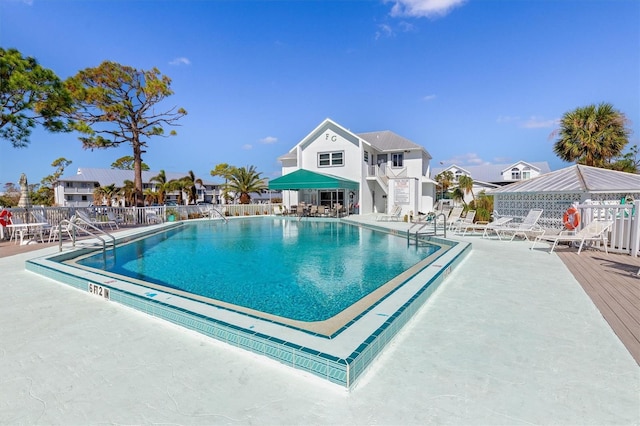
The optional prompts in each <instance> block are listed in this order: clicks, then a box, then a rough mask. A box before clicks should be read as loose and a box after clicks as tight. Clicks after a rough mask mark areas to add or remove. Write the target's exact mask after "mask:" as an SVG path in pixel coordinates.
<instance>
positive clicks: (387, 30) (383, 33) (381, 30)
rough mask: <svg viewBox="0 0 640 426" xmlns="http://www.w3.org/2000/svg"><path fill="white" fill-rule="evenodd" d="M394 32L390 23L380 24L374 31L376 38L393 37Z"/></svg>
mask: <svg viewBox="0 0 640 426" xmlns="http://www.w3.org/2000/svg"><path fill="white" fill-rule="evenodd" d="M394 35H395V33H394V32H393V29H392V28H391V26H390V25H387V24H380V25H378V31H376V40H378V39H379V38H382V37H393V36H394Z"/></svg>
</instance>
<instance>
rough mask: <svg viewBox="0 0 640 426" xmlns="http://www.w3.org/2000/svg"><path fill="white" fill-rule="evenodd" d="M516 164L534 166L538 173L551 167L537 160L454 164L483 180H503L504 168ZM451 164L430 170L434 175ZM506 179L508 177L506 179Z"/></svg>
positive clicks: (509, 167)
mask: <svg viewBox="0 0 640 426" xmlns="http://www.w3.org/2000/svg"><path fill="white" fill-rule="evenodd" d="M518 164H526V165H528V166H530V167H534V168H536V169H537V170H539V172H540V174H545V173H549V172H550V171H551V169H550V168H549V164H548V163H547V162H546V161H538V162H526V161H516V162H515V163H509V164H504V163H503V164H483V165H480V166H464V168H462V167H460V166H455V167H457V168H458V169H462V170H465V171H467V172H468V173H469V175H470V176H471V177H472V178H473V180H481V181H484V182H505V179H503V177H502V172H503V171H504V170H507V169H508V170H511V168H513V166H516V165H518ZM452 166H453V165H452ZM452 166H447V167H444V168H442V167H440V168H433V169H432V170H431V174H432V175H433V176H436V175H437V174H438V173H440V172H442V171H444V170H448V169H449V168H450V167H452ZM507 181H508V179H507Z"/></svg>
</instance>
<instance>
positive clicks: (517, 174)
mask: <svg viewBox="0 0 640 426" xmlns="http://www.w3.org/2000/svg"><path fill="white" fill-rule="evenodd" d="M511 179H513V180H520V169H518V168H517V167H514V168H513V169H511Z"/></svg>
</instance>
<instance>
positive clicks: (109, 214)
mask: <svg viewBox="0 0 640 426" xmlns="http://www.w3.org/2000/svg"><path fill="white" fill-rule="evenodd" d="M206 213H207V216H208V212H206ZM107 218H108V219H109V221H111V222H113V223H115V224H116V229H117V228H119V226H118V225H121V224H123V223H124V219H122V217H120V216H116V214H115V213H114V212H112V211H108V212H107Z"/></svg>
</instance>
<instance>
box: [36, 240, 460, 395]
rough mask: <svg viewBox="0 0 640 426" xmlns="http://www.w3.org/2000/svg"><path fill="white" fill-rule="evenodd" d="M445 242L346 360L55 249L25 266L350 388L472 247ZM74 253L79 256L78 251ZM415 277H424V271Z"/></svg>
mask: <svg viewBox="0 0 640 426" xmlns="http://www.w3.org/2000/svg"><path fill="white" fill-rule="evenodd" d="M376 228H377V227H376ZM125 238H128V239H131V238H132V237H131V236H128V237H125ZM439 240H440V239H439ZM442 241H445V242H446V243H447V244H456V245H457V246H456V248H457V249H458V250H449V251H450V252H455V253H450V255H449V256H446V255H445V256H443V257H448V259H447V260H446V262H440V263H441V265H438V266H439V267H440V269H439V271H438V272H437V273H435V274H433V276H432V277H431V278H430V279H429V280H428V281H427V282H425V283H424V285H422V287H421V288H420V289H419V290H418V291H416V292H415V294H413V296H412V297H411V298H410V299H409V300H408V301H407V302H406V303H404V304H403V305H402V306H401V307H400V308H399V309H397V310H396V312H395V313H394V314H392V315H390V316H389V318H388V319H387V320H386V321H385V322H384V323H383V324H382V325H381V326H380V327H379V328H378V329H377V330H375V332H373V333H372V334H371V335H370V336H369V337H368V338H367V339H366V340H365V341H364V342H363V343H362V344H360V345H359V346H358V347H357V349H356V350H355V351H353V353H351V354H350V355H349V356H347V357H346V358H344V359H343V358H339V357H336V356H333V355H331V354H327V353H322V352H320V351H318V350H315V349H310V348H306V347H303V346H300V345H297V344H294V343H290V342H287V341H284V340H282V339H279V338H274V337H271V336H267V335H264V334H262V333H257V332H253V331H251V330H249V329H246V328H243V327H238V326H235V325H233V324H229V323H226V322H223V321H220V320H218V319H215V318H211V317H209V316H206V315H202V314H199V313H195V312H191V311H189V310H186V309H184V308H181V307H178V306H172V305H169V304H166V303H163V302H161V301H158V300H154V299H150V298H145V297H143V296H140V295H137V294H134V293H131V292H128V291H126V290H123V289H117V288H112V287H109V286H108V285H105V283H104V282H103V281H99V280H97V279H91V277H92V276H94V274H78V272H79V271H78V270H76V269H74V268H68V269H69V271H73V272H74V273H71V272H66V271H65V270H64V269H66V268H62V267H61V266H63V265H61V264H60V263H58V262H56V261H52V260H50V259H53V258H58V257H60V256H63V257H68V256H70V255H71V254H70V253H65V254H60V253H57V254H55V255H49V256H46V257H43V258H37V259H32V260H28V261H27V262H26V264H25V269H26V270H28V271H31V272H34V273H37V274H40V275H43V276H45V277H48V278H51V279H53V280H56V281H59V282H61V283H64V284H67V285H70V286H72V287H74V288H76V289H78V290H82V291H86V292H89V288H90V285H94V286H95V285H98V286H101V287H103V288H104V287H106V288H108V291H109V300H111V301H114V302H117V303H120V304H122V305H125V306H127V307H130V308H133V309H136V310H138V311H140V312H144V313H146V314H149V315H152V316H155V317H157V318H160V319H163V320H166V321H169V322H171V323H173V324H176V325H178V326H181V327H185V328H187V329H190V330H193V331H196V332H198V333H201V334H204V335H206V336H208V337H211V338H214V339H216V340H219V341H222V342H225V343H228V344H230V345H233V346H236V347H239V348H243V349H245V350H249V351H251V352H253V353H256V354H259V355H263V356H267V357H268V358H271V359H273V360H275V361H278V362H280V363H282V364H284V365H287V366H289V367H293V368H296V369H298V370H302V371H305V372H308V373H311V374H313V375H315V376H318V377H320V378H323V379H325V380H328V381H330V382H332V383H335V384H338V385H340V386H343V387H345V388H347V389H350V388H351V387H352V386H353V385H354V384H355V383H356V381H357V380H358V379H359V378H360V377H361V376H362V375H363V374H364V373H365V372H366V371H367V370H368V369H369V367H370V366H371V364H372V363H373V361H374V360H375V359H376V358H377V357H378V356H379V355H380V354H381V353H382V351H383V350H384V348H385V347H386V345H387V344H388V343H389V342H391V340H392V339H393V338H394V336H395V335H396V334H397V333H398V332H399V331H400V330H401V329H402V327H403V326H404V325H405V324H406V323H407V322H409V320H410V319H411V317H412V316H413V315H414V314H415V313H416V312H417V311H418V310H419V309H420V307H422V305H423V304H424V303H425V302H426V301H427V300H428V298H429V296H430V295H431V294H433V292H434V291H435V290H436V289H437V288H438V287H439V286H440V284H442V282H443V281H444V279H445V278H446V277H447V276H448V275H449V274H450V273H451V271H453V270H454V268H456V267H458V265H459V264H460V262H461V261H462V260H463V259H464V257H466V255H467V254H468V253H469V252H470V250H471V245H470V244H469V243H455V242H451V241H448V240H442ZM79 250H83V249H79ZM74 253H76V254H77V252H74ZM82 275H85V276H82ZM417 275H420V273H419V274H417Z"/></svg>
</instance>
